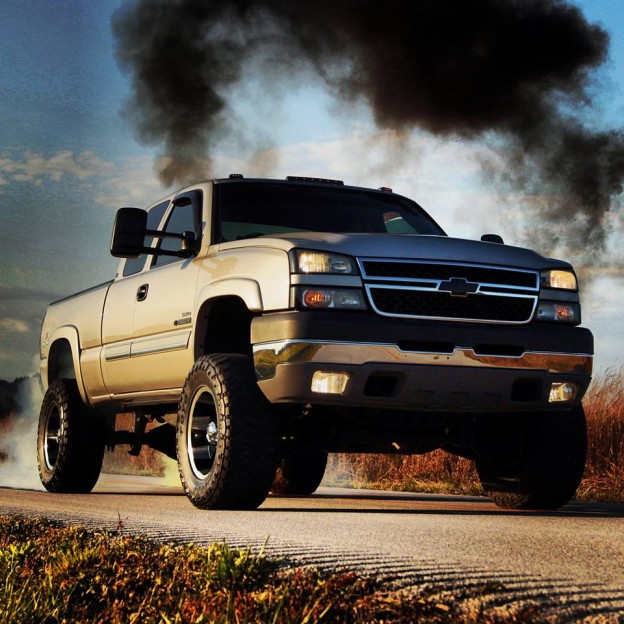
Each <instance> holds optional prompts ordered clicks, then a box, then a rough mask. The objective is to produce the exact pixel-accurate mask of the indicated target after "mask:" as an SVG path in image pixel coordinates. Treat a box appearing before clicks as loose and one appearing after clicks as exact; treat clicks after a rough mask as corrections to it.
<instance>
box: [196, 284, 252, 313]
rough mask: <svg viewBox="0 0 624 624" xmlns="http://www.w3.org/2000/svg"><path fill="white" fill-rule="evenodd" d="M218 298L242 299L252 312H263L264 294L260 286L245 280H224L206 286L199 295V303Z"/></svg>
mask: <svg viewBox="0 0 624 624" xmlns="http://www.w3.org/2000/svg"><path fill="white" fill-rule="evenodd" d="M218 297H240V298H241V299H242V300H243V301H244V302H245V305H246V306H247V309H248V310H249V311H250V312H261V311H262V310H263V305H262V293H261V292H260V284H258V282H256V281H255V280H251V279H244V278H233V279H222V280H219V281H217V282H212V283H210V284H207V285H206V286H204V287H203V288H202V289H201V290H200V291H199V293H197V301H199V302H204V301H208V300H209V299H217V298H218Z"/></svg>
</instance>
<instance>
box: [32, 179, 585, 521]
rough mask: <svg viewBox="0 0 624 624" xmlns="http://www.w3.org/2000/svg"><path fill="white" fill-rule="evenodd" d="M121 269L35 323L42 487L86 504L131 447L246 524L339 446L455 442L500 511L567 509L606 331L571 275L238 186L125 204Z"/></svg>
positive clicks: (354, 200) (475, 244)
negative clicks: (128, 418) (589, 319)
mask: <svg viewBox="0 0 624 624" xmlns="http://www.w3.org/2000/svg"><path fill="white" fill-rule="evenodd" d="M111 253H112V254H113V255H114V256H116V257H120V258H121V261H120V264H119V270H118V273H117V275H116V276H115V279H113V280H111V281H110V282H107V283H105V284H101V285H99V286H95V287H93V288H91V289H89V290H87V291H84V292H81V293H78V294H75V295H72V296H70V297H67V298H66V299H63V300H61V301H57V302H54V303H52V304H50V306H49V308H48V311H47V313H46V316H45V318H44V321H43V325H42V335H41V379H42V383H43V386H44V388H45V389H46V394H45V397H44V400H43V404H42V408H41V415H40V421H39V435H38V461H39V472H40V475H41V480H42V482H43V485H44V486H45V487H46V488H47V489H48V490H49V491H51V492H89V491H90V490H91V489H92V488H93V486H94V485H95V483H96V482H97V479H98V477H99V474H100V470H101V465H102V458H103V454H104V452H105V448H107V447H114V446H115V445H117V444H127V445H130V447H131V448H130V452H131V453H135V454H136V453H139V452H140V451H141V448H142V447H143V446H144V445H147V446H150V447H152V448H155V449H158V450H160V451H162V452H164V453H166V454H168V455H169V456H171V457H174V458H177V461H178V465H179V471H180V477H181V480H182V484H183V486H184V488H185V491H186V493H187V495H188V497H189V498H190V500H191V501H192V502H193V504H194V505H196V506H197V507H199V508H202V509H210V508H238V509H249V508H255V507H257V506H258V505H260V504H261V503H262V501H263V500H264V499H265V498H266V496H267V494H268V493H269V492H270V491H271V488H272V486H273V483H274V480H275V477H276V475H278V476H279V482H280V484H281V485H280V491H281V492H285V493H290V494H300V495H305V494H310V493H312V492H313V491H314V490H315V489H316V488H317V487H318V485H319V483H320V482H321V479H322V477H323V473H324V470H325V466H326V462H327V454H328V453H332V452H341V453H345V452H357V453H410V454H411V453H426V452H430V451H432V450H434V449H438V448H442V449H444V450H446V451H448V452H451V453H455V454H458V455H461V456H464V457H468V458H471V459H473V460H474V461H475V462H476V467H477V471H478V474H479V476H480V479H481V481H482V483H483V486H484V489H485V490H486V492H487V493H488V494H489V496H490V497H491V498H492V499H493V500H494V501H495V502H496V503H497V504H498V505H500V506H503V507H509V508H533V509H549V508H556V507H559V506H561V505H563V504H565V503H566V502H567V501H568V500H569V499H570V497H571V496H572V495H573V494H574V491H575V489H576V487H577V486H578V483H579V481H580V478H581V475H582V472H583V467H584V463H585V454H586V446H587V434H586V428H585V416H584V413H583V407H582V404H581V399H582V397H583V395H584V394H585V391H586V390H587V387H588V385H589V383H590V379H591V369H592V359H593V337H592V334H591V332H590V331H589V330H587V329H585V328H582V327H579V325H580V323H581V310H580V303H579V293H578V285H577V279H576V275H575V273H574V271H573V269H572V267H571V266H570V265H569V264H567V263H565V262H562V261H559V260H553V259H547V258H544V257H542V256H540V255H539V254H537V253H535V252H534V251H531V250H528V249H522V248H518V247H512V246H508V245H505V244H504V243H503V241H502V239H501V238H500V237H499V236H497V235H494V234H486V235H484V236H483V237H482V239H481V240H480V241H471V240H461V239H454V238H450V237H448V236H447V235H446V234H445V233H444V231H443V230H442V229H441V228H440V226H439V225H438V224H437V223H436V222H435V221H434V220H433V219H432V218H431V217H430V216H429V215H428V214H427V213H426V212H425V211H424V210H423V209H422V208H421V207H420V206H419V205H418V204H416V203H415V202H414V201H412V200H410V199H407V198H405V197H402V196H400V195H397V194H395V193H393V192H392V190H391V189H389V188H380V189H377V190H373V189H366V188H358V187H352V186H346V185H344V184H343V183H342V182H340V181H335V180H320V179H314V178H295V177H289V178H287V179H286V180H270V179H246V178H243V176H241V175H238V174H235V175H231V176H230V177H229V178H226V179H218V180H211V181H207V182H202V183H200V184H195V185H192V186H189V187H187V188H184V189H182V190H180V191H178V192H176V193H172V194H171V195H169V196H168V197H165V198H164V199H161V200H159V201H157V202H155V203H154V204H152V205H151V206H150V207H148V209H147V210H142V209H138V208H121V209H120V210H119V211H118V213H117V216H116V220H115V224H114V227H113V236H112V242H111ZM121 412H134V414H135V417H136V423H135V426H134V428H133V430H132V431H118V430H116V428H115V415H116V414H118V413H121ZM150 421H154V422H153V423H152V425H151V428H148V427H146V425H147V423H148V422H150ZM154 424H158V426H154Z"/></svg>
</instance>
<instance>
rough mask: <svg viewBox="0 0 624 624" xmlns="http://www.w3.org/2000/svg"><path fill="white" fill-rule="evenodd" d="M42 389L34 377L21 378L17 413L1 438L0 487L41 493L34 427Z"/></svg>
mask: <svg viewBox="0 0 624 624" xmlns="http://www.w3.org/2000/svg"><path fill="white" fill-rule="evenodd" d="M42 398H43V397H42V396H41V390H40V389H39V382H38V379H37V378H36V377H27V378H25V379H23V380H22V381H21V382H20V384H19V386H18V390H17V404H18V406H19V408H18V411H17V413H15V414H12V415H11V418H10V419H9V421H8V422H7V423H6V424H5V429H4V430H3V431H2V433H1V435H0V454H1V455H2V456H3V457H5V460H4V461H3V462H0V486H3V487H16V488H22V489H32V490H42V489H43V486H42V485H41V480H40V479H39V472H38V469H37V424H38V416H39V408H40V406H41V400H42Z"/></svg>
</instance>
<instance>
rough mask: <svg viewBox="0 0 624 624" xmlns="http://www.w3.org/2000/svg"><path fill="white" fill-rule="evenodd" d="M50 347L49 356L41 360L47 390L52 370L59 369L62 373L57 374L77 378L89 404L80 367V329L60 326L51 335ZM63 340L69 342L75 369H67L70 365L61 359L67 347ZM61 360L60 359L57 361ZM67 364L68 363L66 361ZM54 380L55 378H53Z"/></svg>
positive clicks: (79, 387)
mask: <svg viewBox="0 0 624 624" xmlns="http://www.w3.org/2000/svg"><path fill="white" fill-rule="evenodd" d="M49 340H50V343H49V344H50V348H49V350H48V357H47V358H45V359H43V360H41V382H42V384H43V387H44V389H45V390H47V388H48V387H49V385H50V371H51V370H55V369H56V370H58V371H59V372H60V373H61V374H60V375H57V376H63V377H69V378H71V377H72V373H73V376H74V377H75V379H76V384H77V385H78V391H79V392H80V396H81V398H82V400H83V402H84V403H85V404H87V405H88V404H89V400H88V397H87V393H86V389H85V385H84V379H83V376H82V370H81V368H80V339H79V336H78V330H77V329H76V327H74V326H73V325H65V326H63V327H59V328H58V329H56V330H55V331H54V333H53V334H52V336H51V337H50V339H49ZM63 342H66V343H68V344H69V349H70V352H71V367H72V369H73V371H69V370H67V369H68V368H69V365H63V363H62V362H61V361H60V360H61V359H62V357H63V354H64V353H66V347H64V346H63V345H62V343H63ZM57 360H59V361H57ZM66 364H67V363H66ZM52 381H54V380H52Z"/></svg>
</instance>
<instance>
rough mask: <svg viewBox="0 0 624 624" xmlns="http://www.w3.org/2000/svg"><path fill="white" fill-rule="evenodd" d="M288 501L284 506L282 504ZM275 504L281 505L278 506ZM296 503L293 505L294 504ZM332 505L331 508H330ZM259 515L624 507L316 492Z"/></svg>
mask: <svg viewBox="0 0 624 624" xmlns="http://www.w3.org/2000/svg"><path fill="white" fill-rule="evenodd" d="M287 500H288V501H291V503H289V504H286V502H285V501H287ZM278 501H280V502H281V501H284V502H283V504H279V503H278ZM295 501H296V503H295V504H293V503H294V502H295ZM332 503H334V504H332ZM259 511H265V512H266V511H283V512H290V513H300V512H306V513H307V512H317V513H369V514H397V515H400V514H406V515H419V514H421V515H427V514H448V515H460V516H461V515H466V516H475V515H476V516H501V515H503V516H528V517H557V518H624V505H621V504H610V503H586V502H578V501H572V502H570V503H568V504H567V505H565V506H564V507H562V508H561V509H558V510H553V511H543V510H514V509H502V508H500V507H496V506H495V505H494V503H492V502H491V501H490V500H489V499H488V498H486V497H477V496H452V495H439V494H411V493H395V492H370V491H366V492H359V491H357V490H354V491H353V492H345V491H344V490H341V492H340V493H331V492H326V491H323V492H318V493H315V494H312V495H311V496H269V498H267V499H266V501H265V502H264V504H263V505H262V506H261V507H260V509H259Z"/></svg>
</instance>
